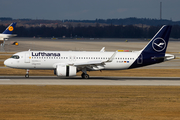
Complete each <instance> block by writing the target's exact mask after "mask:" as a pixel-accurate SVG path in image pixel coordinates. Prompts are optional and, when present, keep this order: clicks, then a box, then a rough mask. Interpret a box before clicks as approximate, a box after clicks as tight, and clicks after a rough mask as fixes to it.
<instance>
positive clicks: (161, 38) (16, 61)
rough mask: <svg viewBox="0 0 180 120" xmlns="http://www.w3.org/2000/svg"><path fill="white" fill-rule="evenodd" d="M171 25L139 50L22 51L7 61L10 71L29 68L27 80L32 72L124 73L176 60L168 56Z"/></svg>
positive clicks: (59, 73)
mask: <svg viewBox="0 0 180 120" xmlns="http://www.w3.org/2000/svg"><path fill="white" fill-rule="evenodd" d="M171 28H172V26H168V25H164V26H162V28H161V29H160V30H159V31H158V32H157V33H156V34H155V36H154V37H153V38H152V39H151V41H150V42H149V43H148V44H147V45H146V46H145V47H144V48H143V49H142V50H140V51H132V52H118V51H115V52H107V51H105V47H103V48H102V49H101V50H100V51H93V52H92V51H31V50H29V51H23V52H18V53H16V54H14V55H13V56H12V57H11V58H8V59H7V60H5V61H4V65H5V66H7V67H10V68H18V69H27V72H26V74H25V77H26V78H28V77H29V70H30V69H43V70H47V69H48V70H54V74H55V75H57V76H58V77H61V76H66V77H71V76H76V73H77V72H79V71H82V74H81V77H82V78H83V79H88V78H89V75H88V74H87V71H101V70H124V69H132V68H138V67H143V66H147V65H152V64H157V63H161V62H164V61H168V60H172V59H175V56H174V55H171V54H166V48H167V45H168V41H169V36H170V32H171Z"/></svg>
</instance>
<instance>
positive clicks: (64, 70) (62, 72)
mask: <svg viewBox="0 0 180 120" xmlns="http://www.w3.org/2000/svg"><path fill="white" fill-rule="evenodd" d="M54 73H55V74H56V75H57V76H66V77H69V76H76V73H77V68H76V67H74V66H67V65H65V64H61V65H58V66H57V67H56V70H55V71H54Z"/></svg>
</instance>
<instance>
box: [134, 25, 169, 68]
mask: <svg viewBox="0 0 180 120" xmlns="http://www.w3.org/2000/svg"><path fill="white" fill-rule="evenodd" d="M171 28H172V26H166V25H164V26H163V27H162V28H161V29H160V30H159V31H158V32H157V33H156V35H155V36H154V37H153V38H152V39H151V41H150V42H149V43H148V44H147V45H146V46H145V47H144V49H142V50H141V51H140V52H139V55H138V58H137V59H136V60H135V61H134V63H133V64H132V65H131V66H130V68H136V67H142V66H146V65H151V64H156V63H160V62H163V61H164V60H165V53H166V48H167V45H168V41H169V36H170V32H171Z"/></svg>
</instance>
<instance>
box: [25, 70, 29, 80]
mask: <svg viewBox="0 0 180 120" xmlns="http://www.w3.org/2000/svg"><path fill="white" fill-rule="evenodd" d="M25 78H29V69H27V71H26V74H25Z"/></svg>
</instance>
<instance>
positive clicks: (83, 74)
mask: <svg viewBox="0 0 180 120" xmlns="http://www.w3.org/2000/svg"><path fill="white" fill-rule="evenodd" d="M82 72H83V73H82V74H81V77H82V78H83V79H89V75H88V74H87V72H86V68H83V69H82Z"/></svg>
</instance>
